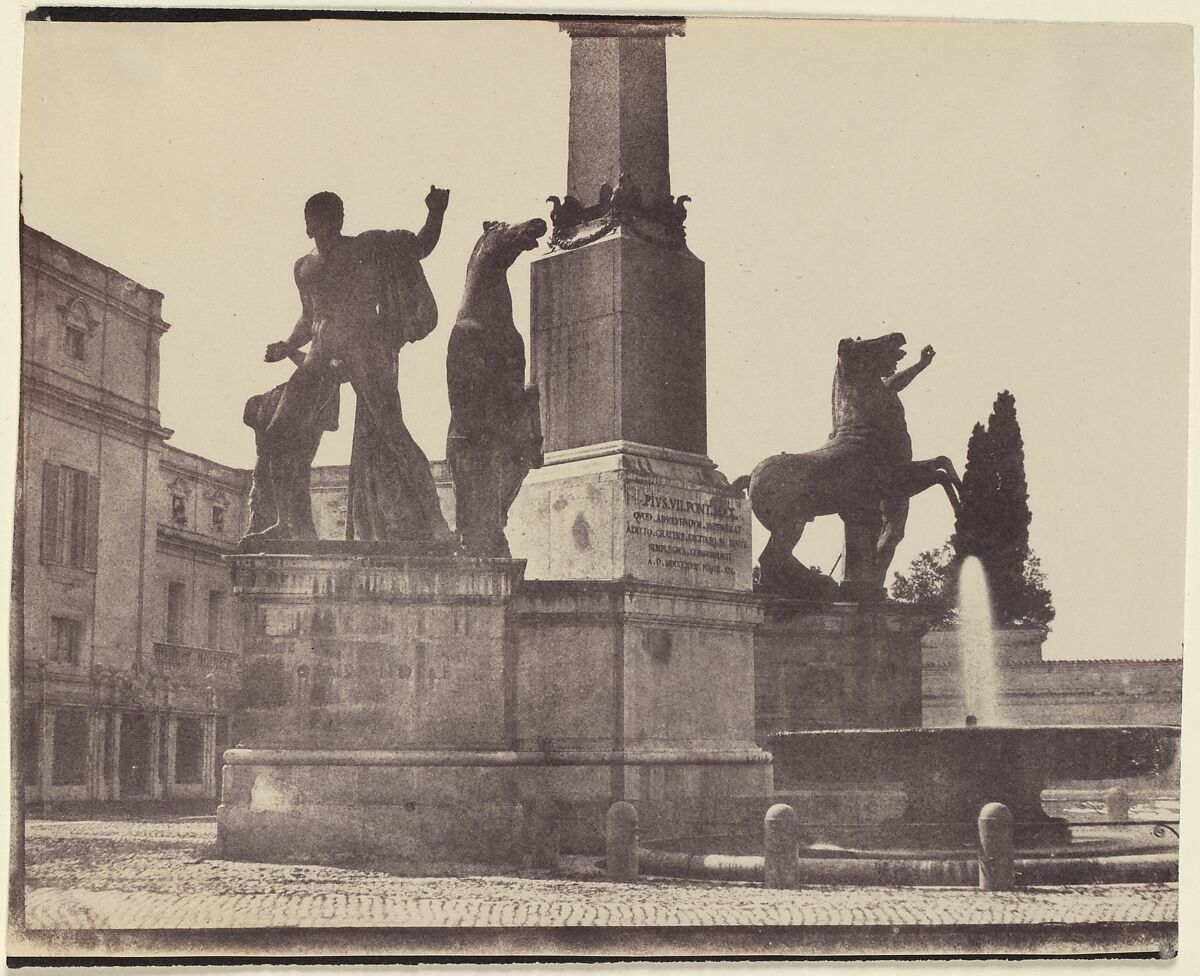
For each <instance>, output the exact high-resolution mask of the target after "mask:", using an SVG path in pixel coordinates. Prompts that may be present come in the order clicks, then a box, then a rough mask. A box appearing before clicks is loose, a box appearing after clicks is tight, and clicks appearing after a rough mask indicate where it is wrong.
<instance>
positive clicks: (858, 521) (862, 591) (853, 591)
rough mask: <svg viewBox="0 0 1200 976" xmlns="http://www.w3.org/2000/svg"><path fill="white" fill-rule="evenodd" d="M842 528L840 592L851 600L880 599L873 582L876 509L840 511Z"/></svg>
mask: <svg viewBox="0 0 1200 976" xmlns="http://www.w3.org/2000/svg"><path fill="white" fill-rule="evenodd" d="M841 516H842V522H843V523H844V525H845V526H846V560H845V563H844V564H843V566H844V568H843V570H842V593H843V595H845V596H846V597H848V598H849V599H851V600H876V599H880V598H881V597H882V594H881V593H880V590H879V586H878V585H877V584H876V582H875V576H876V573H875V558H876V557H875V549H876V546H877V544H878V541H879V528H880V527H879V518H880V516H879V509H878V508H876V509H874V510H871V511H867V510H857V511H853V512H842V513H841Z"/></svg>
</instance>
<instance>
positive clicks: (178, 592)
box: [167, 582, 186, 644]
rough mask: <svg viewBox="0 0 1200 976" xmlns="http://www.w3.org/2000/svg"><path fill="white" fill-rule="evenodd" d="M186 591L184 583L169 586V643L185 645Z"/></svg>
mask: <svg viewBox="0 0 1200 976" xmlns="http://www.w3.org/2000/svg"><path fill="white" fill-rule="evenodd" d="M185 599H186V590H185V589H184V585H183V584H182V583H178V582H173V583H168V584H167V643H168V644H182V643H183V611H184V600H185Z"/></svg>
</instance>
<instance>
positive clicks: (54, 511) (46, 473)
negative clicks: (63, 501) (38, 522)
mask: <svg viewBox="0 0 1200 976" xmlns="http://www.w3.org/2000/svg"><path fill="white" fill-rule="evenodd" d="M58 543H59V538H58V465H57V464H51V463H50V462H49V461H46V462H45V463H44V464H43V465H42V562H44V563H57V562H61V559H60V558H59V555H58Z"/></svg>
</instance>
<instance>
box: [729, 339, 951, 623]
mask: <svg viewBox="0 0 1200 976" xmlns="http://www.w3.org/2000/svg"><path fill="white" fill-rule="evenodd" d="M904 343H905V338H904V336H903V335H902V334H901V333H899V332H893V333H891V334H889V335H885V336H880V337H879V338H877V339H843V340H842V341H841V342H840V343H838V365H837V371H836V373H835V374H834V378H833V432H832V433H831V434H830V435H829V440H828V442H827V443H826V444H825V445H824V446H823V447H820V448H818V449H817V450H815V451H809V452H808V453H807V454H776V455H773V456H772V457H769V458H767V459H766V460H765V461H763V462H762V463H761V464H759V465H758V467H756V468H755V469H754V471H753V473H752V474H751V475H750V476H749V477H748V478H739V479H738V480H737V481H735V482H734V484H733V487H734V488H739V489H744V488H746V487H749V489H750V508H751V510H752V511H753V512H754V514H755V516H757V518H758V520H759V521H760V522H761V523H762V524H763V526H764V527H766V528H767V530H768V531H770V533H771V537H770V539H769V540H768V541H767V545H766V547H765V548H764V549H763V551H762V554H761V555H760V556H759V572H760V585H761V586H762V588H763V589H764V590H767V591H769V592H775V593H779V594H781V595H788V596H797V597H813V596H818V595H820V596H824V595H829V594H828V593H825V592H822V590H821V583H822V582H824V584H825V585H826V586H829V585H831V581H829V580H828V578H827V577H822V576H820V575H819V574H817V573H814V572H813V571H812V570H809V569H807V568H805V567H804V566H803V565H802V564H801V563H800V561H799V560H797V559H796V557H795V556H794V555H792V550H793V549H794V548H795V547H796V543H798V542H799V541H800V536H801V535H802V534H803V533H804V527H805V526H806V525H807V524H808V523H809V522H811V521H812V520H813V519H814V518H816V517H817V516H818V515H835V514H836V515H840V516H841V517H842V521H843V522H844V523H845V528H846V550H845V566H844V569H843V579H842V585H841V590H840V594H841V596H843V597H844V598H849V599H858V600H867V599H881V598H882V597H883V595H884V583H885V580H886V578H887V571H888V567H889V566H890V565H891V562H892V557H893V556H894V555H895V554H896V546H897V545H899V543H900V540H901V539H902V538H904V526H905V522H906V521H907V519H908V500H909V499H910V498H911V497H912V496H913V495H916V494H919V493H920V492H922V491H924V490H925V489H926V488H931V487H933V486H934V485H941V486H942V487H943V488H944V489H945V491H946V496H947V497H948V498H949V499H950V505H951V507H953V509H954V511H955V513H956V514H957V512H958V509H959V492H960V491H961V490H962V482H961V481H960V480H959V478H958V473H957V472H956V471H955V470H954V465H953V464H952V463H951V461H950V459H949V458H947V457H936V458H932V459H931V460H928V461H914V460H913V457H912V441H911V440H910V438H909V436H908V425H907V423H906V422H905V419H904V406H903V404H902V403H901V402H900V397H899V393H900V391H901V390H903V389H904V388H905V387H906V386H908V384H909V383H911V382H912V381H913V379H914V377H916V376H917V374H918V373H920V372H921V371H922V370H924V369H925V367H926V366H928V365H929V364H930V362H932V361H933V357H934V350H933V347H932V346H926V347H925V348H924V349H922V350H921V359H920V361H919V362H918V363H916V364H915V365H913V366H910V367H909V368H908V369H905V370H902V371H901V372H896V366H897V364H898V363H899V362H900V360H901V359H903V358H904V355H905V351H904V348H903V347H904Z"/></svg>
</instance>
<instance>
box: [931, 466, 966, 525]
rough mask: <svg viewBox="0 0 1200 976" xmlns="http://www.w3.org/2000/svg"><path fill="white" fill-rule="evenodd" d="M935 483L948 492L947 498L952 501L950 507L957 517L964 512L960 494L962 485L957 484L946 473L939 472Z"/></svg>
mask: <svg viewBox="0 0 1200 976" xmlns="http://www.w3.org/2000/svg"><path fill="white" fill-rule="evenodd" d="M935 481H936V483H937V484H939V485H941V486H942V489H943V490H944V491H945V492H946V497H947V498H949V499H950V507H951V508H952V509H954V514H955V516H956V517H957V516H958V513H959V512H961V511H962V496H961V495H960V494H959V492H960V491H961V490H962V484H961V483H958V484H956V483H955V481H954V479H953V478H951V477H950V476H949V475H948V474H947V473H946V472H944V471H939V472H938V475H937V478H936V479H935Z"/></svg>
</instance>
